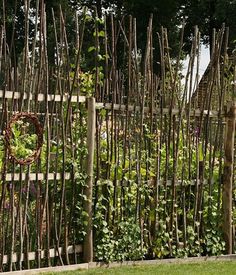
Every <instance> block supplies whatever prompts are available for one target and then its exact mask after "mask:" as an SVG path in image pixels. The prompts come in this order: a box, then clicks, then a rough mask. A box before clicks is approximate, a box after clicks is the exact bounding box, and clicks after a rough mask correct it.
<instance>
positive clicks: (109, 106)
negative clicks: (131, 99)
mask: <svg viewBox="0 0 236 275" xmlns="http://www.w3.org/2000/svg"><path fill="white" fill-rule="evenodd" d="M96 109H98V110H101V109H105V110H112V109H113V110H115V111H121V112H124V111H126V110H128V111H129V112H141V108H140V106H135V105H128V107H127V105H120V104H111V103H96ZM143 111H144V113H151V109H150V108H149V107H144V109H143ZM184 112H186V111H184ZM152 113H153V114H157V115H158V114H161V113H162V114H163V115H168V114H169V113H170V109H169V108H163V109H161V108H154V109H153V110H152ZM171 113H172V115H178V114H179V113H180V110H179V109H172V111H171ZM201 114H202V110H200V109H193V110H191V111H190V116H191V117H200V116H201ZM203 116H209V117H212V118H218V116H219V111H214V110H209V111H208V110H203ZM221 116H222V117H223V116H224V113H223V114H222V113H221Z"/></svg>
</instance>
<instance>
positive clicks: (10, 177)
mask: <svg viewBox="0 0 236 275" xmlns="http://www.w3.org/2000/svg"><path fill="white" fill-rule="evenodd" d="M62 175H63V173H48V175H47V174H46V173H29V174H27V173H21V174H20V173H7V174H6V177H5V181H19V180H20V179H21V180H25V179H27V177H28V179H29V180H31V181H36V180H45V179H46V178H47V179H48V180H61V179H62ZM64 177H65V180H70V179H71V178H72V177H71V173H64ZM0 179H1V180H2V175H1V176H0Z"/></svg>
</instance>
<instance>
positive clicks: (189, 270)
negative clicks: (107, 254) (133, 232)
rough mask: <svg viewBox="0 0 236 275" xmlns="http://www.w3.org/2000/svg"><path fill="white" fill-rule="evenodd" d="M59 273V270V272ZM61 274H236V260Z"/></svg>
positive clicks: (47, 274)
mask: <svg viewBox="0 0 236 275" xmlns="http://www.w3.org/2000/svg"><path fill="white" fill-rule="evenodd" d="M43 274H44V275H49V274H50V275H55V274H56V273H53V272H51V273H43ZM57 274H58V272H57ZM60 274H61V275H72V274H73V275H80V274H81V275H98V274H100V275H103V274H104V275H106V274H111V275H126V274H127V275H128V274H140V275H144V274H145V275H152V274H153V275H154V274H157V275H159V274H163V275H183V274H184V275H185V274H186V275H191V274H194V275H195V274H196V275H208V274H212V275H213V274H214V275H216V274H222V275H224V274H225V275H233V274H236V261H222V262H220V261H215V262H202V263H188V264H157V265H146V266H145V265H144V266H125V267H116V268H96V269H89V270H77V271H67V272H60Z"/></svg>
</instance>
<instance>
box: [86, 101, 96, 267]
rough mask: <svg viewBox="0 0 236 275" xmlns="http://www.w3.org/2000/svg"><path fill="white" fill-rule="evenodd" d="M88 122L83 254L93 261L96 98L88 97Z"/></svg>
mask: <svg viewBox="0 0 236 275" xmlns="http://www.w3.org/2000/svg"><path fill="white" fill-rule="evenodd" d="M87 109H88V122H87V127H88V128H87V149H88V156H87V168H86V172H87V184H86V187H85V196H86V197H87V200H86V201H85V203H84V210H85V211H86V213H87V214H88V216H87V225H86V236H85V239H84V247H83V255H84V261H85V262H92V261H93V225H92V219H93V211H92V195H93V194H92V193H93V161H94V146H95V127H96V126H95V120H96V109H95V98H94V97H90V98H88V99H87Z"/></svg>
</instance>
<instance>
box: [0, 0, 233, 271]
mask: <svg viewBox="0 0 236 275" xmlns="http://www.w3.org/2000/svg"><path fill="white" fill-rule="evenodd" d="M38 3H39V1H38ZM25 12H26V18H29V14H28V13H29V10H28V11H27V9H26V11H25ZM52 15H53V16H52V17H53V26H52V27H53V29H54V33H55V37H54V38H53V39H54V40H53V42H54V55H53V57H54V58H53V61H50V60H49V58H48V40H47V25H46V20H45V18H46V15H45V13H44V4H43V3H40V9H38V10H37V13H36V18H37V20H36V22H35V24H36V25H35V26H36V27H35V34H36V33H37V32H39V35H35V36H34V39H33V41H32V40H29V37H28V33H27V28H26V35H25V47H24V52H23V54H22V57H20V58H19V59H18V61H17V64H16V61H15V56H14V47H15V45H14V39H13V40H12V45H7V43H6V39H5V36H4V33H5V26H2V27H1V32H0V33H1V39H0V60H1V62H0V72H1V76H2V78H3V81H2V82H1V83H0V88H1V91H0V104H1V105H0V107H1V113H0V125H1V130H2V131H3V132H2V135H1V144H0V146H1V151H0V154H1V162H0V165H1V171H2V176H1V189H0V190H1V195H0V266H1V270H2V271H7V270H18V269H26V268H32V267H42V266H50V265H63V264H72V263H78V262H80V261H83V260H84V261H87V262H89V261H92V260H94V259H97V260H105V261H110V260H126V259H140V258H153V257H157V258H163V257H174V256H176V257H180V256H197V255H217V254H220V253H229V254H230V253H233V252H234V247H233V245H234V219H235V217H234V215H235V214H234V205H233V202H234V201H233V199H234V196H235V195H234V192H235V191H234V189H235V187H234V183H235V175H234V169H233V167H234V166H233V165H234V157H235V154H234V150H233V147H234V128H235V105H234V104H232V103H231V102H233V100H234V92H235V87H234V84H235V69H234V65H233V63H232V62H230V61H229V60H228V58H227V51H226V50H227V43H226V39H225V37H227V31H226V30H225V29H224V27H223V28H222V29H221V30H220V31H219V32H218V33H217V34H216V35H215V39H214V45H213V47H212V56H211V63H210V64H211V65H210V67H209V69H208V78H207V82H206V83H205V84H204V85H203V86H201V87H200V84H199V79H198V73H199V56H200V34H199V32H198V30H197V28H196V29H195V36H194V38H193V45H192V50H191V54H190V59H189V66H188V70H187V75H186V76H185V77H184V82H183V81H182V80H181V73H180V63H181V62H180V59H181V55H182V47H183V41H182V37H183V32H184V28H183V30H182V33H181V34H180V51H179V57H177V58H176V59H172V58H171V57H170V54H171V50H170V47H169V45H168V35H167V30H166V29H164V28H163V29H162V30H161V31H160V33H159V34H158V35H155V34H153V33H152V18H150V21H149V26H148V28H147V43H146V51H145V53H142V54H141V53H140V52H139V51H138V45H137V31H136V20H135V19H134V18H132V17H128V18H123V19H122V20H120V21H119V20H115V19H114V18H113V16H112V15H111V16H110V17H107V18H104V20H103V21H102V22H103V23H99V24H101V25H99V24H98V22H97V21H96V20H95V21H93V19H92V18H91V17H90V18H89V20H88V19H86V18H87V17H86V16H85V15H86V11H85V12H84V14H82V15H81V16H78V15H77V16H76V17H75V30H76V31H75V33H74V35H75V37H74V41H69V42H71V43H70V44H69V42H68V37H67V32H66V21H65V19H64V16H63V13H62V12H60V16H59V18H55V17H54V14H53V13H52ZM87 16H88V15H87ZM86 20H88V21H86ZM99 22H100V21H99ZM92 24H94V29H93V30H92V32H94V47H90V48H89V51H88V49H87V47H88V45H86V44H85V45H84V44H83V42H84V41H83V37H84V30H85V29H86V27H87V29H88V30H89V28H91V25H92ZM26 26H27V24H26ZM79 26H80V27H79ZM87 29H86V30H87ZM101 31H102V32H101ZM154 42H155V43H156V44H154ZM73 43H74V45H75V46H74V48H73V49H71V48H70V47H69V46H68V45H71V44H72V45H73ZM154 45H155V46H156V47H157V45H158V48H159V51H158V55H159V57H156V58H157V60H158V62H159V64H160V65H158V66H157V68H154V67H155V66H156V65H157V63H158V62H157V61H156V60H155V58H154V52H153V49H154ZM84 56H86V57H87V58H90V61H91V60H92V61H94V64H95V65H94V67H91V68H90V69H88V68H89V65H88V64H87V67H86V65H84V64H83V57H84ZM50 62H51V63H50ZM199 87H200V88H201V91H200V92H198V93H197V92H196V91H198V90H200V88H199ZM194 92H195V93H194ZM193 94H194V95H193ZM199 102H201V104H199ZM228 103H229V104H228ZM20 112H25V113H33V114H36V115H37V118H38V120H39V123H40V124H41V125H42V127H43V138H44V143H43V146H42V148H41V154H40V157H39V158H37V159H36V160H35V161H34V162H32V163H30V164H29V163H27V164H26V165H24V164H23V163H21V164H19V163H18V162H17V161H16V159H14V158H12V157H11V155H10V154H9V147H7V146H6V143H5V141H4V139H5V137H4V135H5V133H4V129H6V128H7V125H8V123H9V121H10V119H11V117H12V115H13V114H15V113H20ZM27 131H28V132H27ZM35 135H36V136H37V131H36V130H35V128H34V127H33V126H32V125H31V124H30V122H29V121H27V120H24V119H23V118H21V119H19V120H18V121H16V122H15V123H14V125H12V136H11V137H10V141H8V145H9V146H10V147H11V151H12V152H13V154H15V155H16V156H17V158H18V159H21V160H24V158H26V157H27V156H29V155H31V154H32V151H34V148H33V147H32V144H33V145H37V137H36V136H35ZM33 138H36V142H35V140H34V139H33ZM18 141H20V142H18ZM22 145H24V146H23V148H22ZM135 232H136V233H135ZM132 234H133V235H132ZM222 234H223V235H222ZM130 236H131V239H129V238H128V237H130ZM124 237H127V238H126V239H125V238H124ZM224 242H225V243H226V246H224ZM133 243H135V244H136V246H135V247H134V246H132V244H133ZM120 244H121V245H120ZM132 252H135V253H136V254H135V255H134V253H133V254H132Z"/></svg>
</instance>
